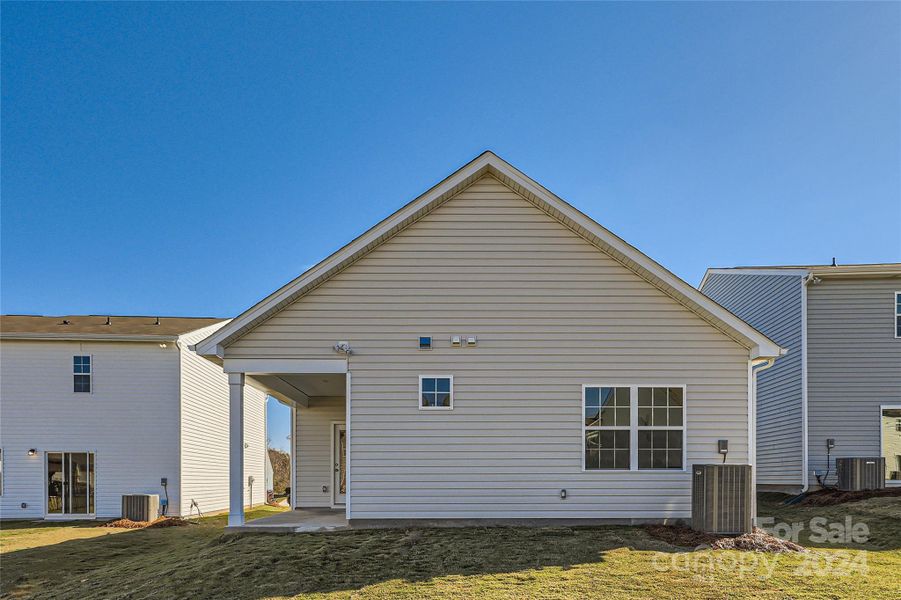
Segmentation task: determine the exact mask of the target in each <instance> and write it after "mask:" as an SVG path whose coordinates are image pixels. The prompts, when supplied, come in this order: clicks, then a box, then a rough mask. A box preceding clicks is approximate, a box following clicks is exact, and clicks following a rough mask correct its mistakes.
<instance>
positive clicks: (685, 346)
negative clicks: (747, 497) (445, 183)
mask: <svg viewBox="0 0 901 600" xmlns="http://www.w3.org/2000/svg"><path fill="white" fill-rule="evenodd" d="M426 334H428V335H432V336H433V339H434V343H435V347H434V349H433V350H431V351H428V352H422V351H419V350H418V349H417V348H416V346H415V344H414V342H415V341H416V340H417V338H418V336H419V335H426ZM451 335H475V336H477V337H478V346H477V347H475V348H450V347H449V338H450V336H451ZM345 339H346V340H348V341H349V342H350V344H351V346H352V347H353V349H354V353H353V355H352V356H351V357H350V359H349V369H350V371H351V372H352V373H353V394H354V395H353V415H352V423H351V425H352V427H351V448H352V456H351V473H352V480H351V481H352V483H351V491H352V494H353V502H352V510H353V513H352V517H353V518H360V519H364V518H416V517H420V518H430V517H433V518H444V517H486V518H489V517H496V518H502V517H511V516H528V517H535V518H543V517H572V518H593V517H597V518H603V517H610V518H630V517H631V518H661V517H676V516H677V517H687V516H688V515H689V514H690V494H691V482H690V474H688V473H684V472H678V473H650V472H635V473H615V472H604V473H599V472H583V471H582V468H581V464H582V445H583V443H584V442H583V440H582V433H581V421H582V414H581V410H582V409H581V386H582V384H585V383H594V382H603V381H615V382H635V383H641V384H653V383H658V384H668V383H672V384H685V385H686V386H687V390H688V391H687V394H688V396H687V397H688V409H687V413H686V420H687V423H688V433H687V436H688V439H687V444H688V449H687V456H688V461H689V464H690V463H692V462H719V461H720V459H721V458H720V456H719V455H718V454H717V452H716V440H717V439H721V438H723V437H727V438H728V439H729V440H730V454H729V460H730V462H733V461H735V462H746V461H747V460H748V457H747V447H748V443H747V442H748V440H747V420H746V419H747V360H748V350H747V349H746V348H743V347H741V346H740V345H739V344H737V343H735V342H734V341H733V340H731V339H730V338H728V337H727V336H726V335H725V334H723V333H721V332H720V331H718V330H717V329H715V328H714V327H712V326H711V325H709V324H708V323H706V322H705V321H703V320H702V319H701V318H699V317H697V316H696V315H694V314H692V313H691V312H689V311H688V310H687V309H685V308H684V307H683V306H681V305H679V304H678V303H676V302H675V301H673V300H671V299H670V298H668V297H667V296H665V295H664V294H663V293H662V292H660V291H659V290H657V289H655V288H654V287H652V286H651V285H649V284H648V283H647V282H645V281H644V280H642V279H641V278H639V277H638V276H636V275H635V274H633V273H632V272H630V271H629V270H627V269H626V268H624V267H623V266H622V265H621V264H620V263H618V262H617V261H616V260H614V259H612V258H610V257H609V256H607V255H605V254H604V253H602V252H601V251H599V250H598V249H597V248H595V247H594V246H592V245H591V244H589V243H588V242H586V241H584V240H582V239H580V238H579V237H577V236H576V235H575V234H573V232H572V231H570V230H569V229H567V228H566V227H565V226H563V225H561V224H560V223H558V222H556V221H554V220H553V219H551V218H549V217H548V216H547V215H546V214H544V213H543V212H541V211H540V210H538V209H537V208H535V207H534V206H533V205H532V204H531V203H529V202H527V201H525V200H524V199H523V198H521V197H520V196H518V195H517V194H515V193H514V192H512V191H511V189H510V188H508V187H507V186H505V185H502V184H500V183H499V182H498V181H497V180H495V179H493V178H490V177H489V178H486V179H483V180H480V181H479V182H476V183H474V184H473V185H472V186H470V187H468V188H466V189H465V190H463V191H462V192H461V193H460V194H458V195H457V196H456V197H454V198H452V199H450V200H448V201H447V202H445V203H444V204H443V205H441V206H440V207H438V208H436V209H435V210H434V211H432V212H431V213H429V214H428V215H427V216H425V217H423V218H422V219H421V220H420V221H418V222H417V223H415V224H413V225H412V226H411V227H410V228H409V229H406V230H403V231H400V232H399V233H398V234H397V235H395V236H394V237H393V238H392V239H390V240H389V241H387V242H386V243H385V244H383V245H381V246H379V247H377V248H375V249H374V250H373V251H372V252H371V253H370V254H368V255H367V256H364V257H362V258H360V259H359V260H357V261H356V262H355V263H353V264H352V265H350V266H349V267H347V268H346V269H344V270H343V271H342V272H341V273H339V274H337V275H335V276H334V277H333V278H331V279H330V280H329V281H327V282H325V283H323V284H322V285H320V286H319V287H316V288H315V289H312V290H311V291H309V292H308V293H307V294H306V295H305V296H304V297H302V298H300V299H299V300H297V301H295V302H294V303H292V304H290V305H287V306H286V307H285V308H284V309H283V310H282V311H280V312H279V313H277V314H275V315H273V316H271V317H270V318H269V319H267V320H266V321H265V322H263V323H261V324H259V325H258V326H257V327H255V328H254V329H253V330H251V331H249V332H248V333H247V334H246V335H244V336H243V337H241V338H239V339H238V340H236V341H235V342H234V343H232V344H231V345H229V346H228V347H227V348H226V350H225V352H226V357H227V358H233V357H234V358H239V357H280V358H333V357H334V351H333V350H332V346H333V345H334V344H335V342H336V341H338V340H345ZM423 373H452V374H453V375H454V409H453V410H451V411H442V412H441V413H436V412H428V411H420V410H418V397H417V396H418V389H417V381H418V375H420V374H423ZM333 409H334V410H333V412H332V413H328V411H324V410H322V407H318V406H316V403H315V402H311V406H310V408H309V409H303V408H301V409H299V410H298V422H299V424H298V441H297V444H298V455H299V458H298V463H299V468H298V486H299V494H300V496H299V499H300V501H301V505H309V506H314V505H320V506H322V505H327V500H328V497H329V496H328V495H327V494H323V493H322V492H321V485H324V484H328V485H331V477H332V475H331V465H329V463H328V460H329V458H328V457H329V454H328V453H329V451H330V447H329V440H330V437H329V435H330V434H329V422H330V421H331V420H341V421H343V419H344V404H343V399H342V400H341V402H340V403H338V404H336V406H335V407H333ZM317 411H318V413H319V414H318V416H317V415H316V413H317ZM305 417H306V418H305ZM305 453H306V458H305V457H304V455H305ZM307 462H309V465H308V466H307V467H305V466H304V465H305V464H306V463H307ZM305 469H306V477H305V474H304V471H305ZM317 469H321V470H319V471H318V470H317ZM394 482H403V483H405V484H406V485H404V486H398V487H397V488H396V489H391V487H392V483H394ZM563 488H566V489H567V490H570V489H572V490H576V491H574V494H576V495H575V496H573V497H570V498H568V499H567V500H561V499H560V498H559V492H560V489H563ZM398 490H403V493H399V492H398ZM466 490H484V491H480V492H478V493H472V494H466V493H465V491H466ZM661 490H664V491H665V492H666V493H661ZM579 494H582V497H581V498H579V497H578V495H579ZM314 502H318V503H319V504H313V503H314Z"/></svg>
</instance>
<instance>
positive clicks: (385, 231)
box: [196, 151, 783, 358]
mask: <svg viewBox="0 0 901 600" xmlns="http://www.w3.org/2000/svg"><path fill="white" fill-rule="evenodd" d="M485 175H492V176H493V177H495V178H497V179H498V180H500V181H501V182H502V183H504V184H505V185H506V186H507V187H509V188H510V189H512V190H513V191H514V192H516V193H518V194H519V195H521V196H522V197H524V198H525V199H526V200H527V201H529V202H531V203H532V204H533V205H535V206H536V207H537V208H538V209H540V210H542V211H543V212H545V213H546V214H548V215H549V216H551V217H553V218H554V219H556V220H558V221H559V222H560V223H562V224H563V225H565V226H566V227H568V228H569V229H571V230H572V231H573V232H575V233H576V234H577V235H579V236H581V237H582V238H584V239H586V240H587V241H589V242H590V243H592V244H593V245H594V246H596V247H598V248H600V249H601V250H603V251H604V252H606V253H607V254H608V255H610V256H611V257H612V258H614V259H615V260H617V261H618V262H620V263H621V264H622V265H623V266H625V267H626V268H628V269H630V270H631V271H633V272H635V273H636V274H637V275H638V276H639V277H641V278H643V279H644V280H646V281H647V282H648V283H650V284H651V285H653V286H654V287H656V288H658V289H660V290H661V291H662V292H663V293H665V294H667V295H668V296H670V297H671V298H673V299H674V300H676V301H677V302H679V303H680V304H682V305H683V306H685V307H686V308H688V309H689V310H690V311H692V312H694V313H695V314H697V315H699V316H700V317H701V318H702V319H704V320H705V321H707V322H708V323H710V324H711V325H713V326H714V327H716V328H717V329H719V330H720V331H722V332H724V333H725V334H726V335H728V336H730V337H731V338H733V339H734V340H736V341H737V342H739V343H740V344H742V345H743V346H745V347H747V348H749V350H750V353H751V357H752V358H772V357H777V356H780V355H781V354H782V353H783V351H782V349H781V348H780V347H779V346H778V344H776V343H775V342H773V341H772V340H770V339H769V338H767V337H766V336H765V335H763V334H762V333H760V332H759V331H757V330H755V329H754V328H753V327H751V326H750V325H748V324H747V323H745V322H744V321H742V320H741V319H739V318H738V317H736V316H735V315H733V314H732V313H731V312H729V311H728V310H726V309H725V308H723V307H722V306H720V305H719V304H717V303H716V302H714V301H713V300H711V299H710V298H708V297H707V296H705V295H703V294H702V293H700V292H699V291H698V290H696V289H695V288H693V287H692V286H691V285H689V284H688V283H686V282H684V281H683V280H681V279H679V278H678V277H677V276H675V275H674V274H672V273H670V272H669V271H667V270H666V269H665V268H663V267H662V266H660V265H659V264H658V263H656V262H654V261H653V260H651V259H650V258H648V257H647V256H646V255H644V254H642V253H641V252H639V251H638V250H637V249H636V248H634V247H632V246H631V245H629V244H628V243H626V242H625V241H623V240H622V239H620V238H619V237H617V236H616V235H614V234H613V233H611V232H610V231H608V230H607V229H605V228H604V227H602V226H601V225H599V224H598V223H596V222H595V221H594V220H592V219H591V218H589V217H588V216H586V215H584V214H582V213H581V212H579V211H578V210H576V209H575V208H573V207H572V206H571V205H570V204H568V203H566V202H565V201H563V200H561V199H560V198H558V197H557V196H555V195H554V194H552V193H551V192H549V191H548V190H546V189H545V188H544V187H542V186H541V185H539V184H538V183H536V182H535V181H533V180H532V179H530V178H529V177H527V176H526V175H525V174H523V173H522V172H520V171H519V170H517V169H516V168H515V167H513V166H512V165H510V164H509V163H507V162H506V161H505V160H503V159H501V158H500V157H499V156H497V155H496V154H494V153H493V152H490V151H486V152H483V153H482V154H480V155H479V156H477V157H476V158H475V159H473V160H472V161H470V162H469V163H467V164H466V165H464V166H463V167H462V168H460V169H459V170H457V171H456V172H454V173H453V174H452V175H450V176H449V177H447V178H446V179H444V180H443V181H441V182H440V183H438V184H437V185H436V186H434V187H433V188H431V189H430V190H428V191H427V192H425V193H424V194H422V195H421V196H419V197H418V198H416V199H415V200H413V201H412V202H410V203H409V204H407V205H406V206H404V207H403V208H401V209H400V210H398V211H397V212H395V213H394V214H392V215H391V216H389V217H388V218H386V219H384V220H383V221H381V222H380V223H378V224H377V225H376V226H375V227H373V228H372V229H370V230H369V231H367V232H366V233H364V234H363V235H361V236H359V237H358V238H356V239H355V240H353V241H352V242H350V243H349V244H347V245H346V246H344V247H343V248H341V249H340V250H338V251H337V252H335V253H334V254H332V255H331V256H329V257H328V258H326V259H325V260H323V261H322V262H320V263H319V264H317V265H316V266H314V267H312V268H311V269H309V270H308V271H306V272H305V273H303V274H302V275H301V276H300V277H298V278H297V279H294V280H293V281H291V282H290V283H288V284H287V285H285V286H283V287H282V288H281V289H279V290H278V291H276V292H275V293H273V294H271V295H270V296H268V297H266V298H264V299H263V300H262V301H260V302H258V303H257V304H256V305H254V306H253V307H251V308H250V309H248V310H246V311H245V312H243V313H242V314H241V315H239V316H238V317H236V318H235V319H234V320H233V321H231V322H230V323H229V324H228V325H226V326H224V327H222V328H221V329H219V330H218V331H216V332H215V333H213V334H212V335H210V336H209V337H208V338H206V339H205V340H203V341H201V342H199V343H198V344H197V345H196V350H197V352H198V354H201V355H204V356H209V357H214V356H216V357H220V358H221V357H223V356H224V348H226V347H227V346H228V345H229V344H231V343H232V342H234V341H235V340H237V339H238V338H240V337H241V336H243V335H244V334H245V333H247V332H248V331H250V330H251V329H252V328H254V327H255V326H256V325H258V324H259V323H262V322H263V321H265V320H266V319H268V318H269V317H270V316H272V315H273V314H275V313H276V312H278V311H279V310H281V309H282V308H284V307H285V306H287V305H288V304H291V303H292V302H294V301H295V300H297V299H298V298H300V297H301V296H302V295H304V294H305V293H307V292H308V291H310V290H312V289H313V288H315V287H317V286H319V285H321V284H322V283H323V282H324V281H326V280H328V279H329V278H330V277H332V276H334V275H335V274H336V273H338V272H340V271H342V270H343V269H345V268H347V267H348V266H349V265H351V264H353V263H354V262H355V261H357V260H359V259H360V258H361V257H362V256H365V255H366V254H367V253H369V252H370V251H372V249H373V248H375V247H377V246H379V245H380V244H382V243H384V242H385V241H386V240H388V239H390V238H391V237H392V236H393V235H395V234H396V233H397V232H398V231H400V230H402V229H404V228H406V227H407V226H409V225H410V224H412V223H413V222H415V221H417V220H419V219H420V218H422V217H423V216H424V215H426V214H428V213H429V212H431V211H433V210H434V209H435V208H437V207H439V206H441V205H442V204H443V203H444V202H445V201H446V200H448V199H450V198H451V197H453V196H455V195H456V194H457V193H458V192H460V191H462V190H463V189H465V188H466V187H468V186H469V185H471V184H472V183H474V182H475V181H477V180H478V179H480V178H481V177H483V176H485Z"/></svg>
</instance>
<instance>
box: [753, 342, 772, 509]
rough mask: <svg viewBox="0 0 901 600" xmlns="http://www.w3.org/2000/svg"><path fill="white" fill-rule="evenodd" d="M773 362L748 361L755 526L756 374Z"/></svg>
mask: <svg viewBox="0 0 901 600" xmlns="http://www.w3.org/2000/svg"><path fill="white" fill-rule="evenodd" d="M755 362H756V364H755ZM775 362H776V359H775V358H768V359H766V360H765V361H764V362H757V361H754V360H749V361H748V462H749V463H750V465H751V517H752V523H753V524H754V525H755V526H756V525H757V374H758V373H760V372H761V371H766V370H767V369H769V368H770V367H772V366H773V364H775Z"/></svg>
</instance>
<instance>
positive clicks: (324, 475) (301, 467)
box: [294, 397, 346, 508]
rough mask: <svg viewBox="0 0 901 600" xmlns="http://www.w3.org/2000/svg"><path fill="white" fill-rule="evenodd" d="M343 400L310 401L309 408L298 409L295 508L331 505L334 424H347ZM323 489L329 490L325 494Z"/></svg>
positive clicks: (323, 398) (315, 399) (313, 399)
mask: <svg viewBox="0 0 901 600" xmlns="http://www.w3.org/2000/svg"><path fill="white" fill-rule="evenodd" d="M345 414H346V413H345V405H344V398H343V397H341V398H330V397H329V398H326V397H316V398H310V402H309V406H308V407H303V406H300V407H298V408H297V416H296V418H295V423H294V426H295V427H296V431H295V432H294V433H295V435H294V439H295V440H297V453H296V455H297V458H296V460H295V463H294V464H295V468H296V469H297V471H296V474H295V480H296V482H297V490H296V492H295V493H296V494H297V498H296V503H295V506H299V507H301V508H310V507H323V506H331V502H332V494H331V490H332V486H333V485H334V477H333V474H332V473H333V470H332V438H331V435H332V423H333V422H335V421H340V422H342V423H343V422H344V418H345ZM322 486H326V487H327V491H325V492H323V491H322Z"/></svg>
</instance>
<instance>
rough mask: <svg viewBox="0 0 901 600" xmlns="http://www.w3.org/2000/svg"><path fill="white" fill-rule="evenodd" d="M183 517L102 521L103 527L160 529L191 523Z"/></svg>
mask: <svg viewBox="0 0 901 600" xmlns="http://www.w3.org/2000/svg"><path fill="white" fill-rule="evenodd" d="M190 524H191V523H190V522H189V521H185V520H184V519H182V518H181V517H160V518H158V519H156V520H155V521H132V520H131V519H116V520H115V521H108V522H106V523H101V524H100V526H101V527H118V528H120V529H159V528H162V527H184V526H185V525H190Z"/></svg>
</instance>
